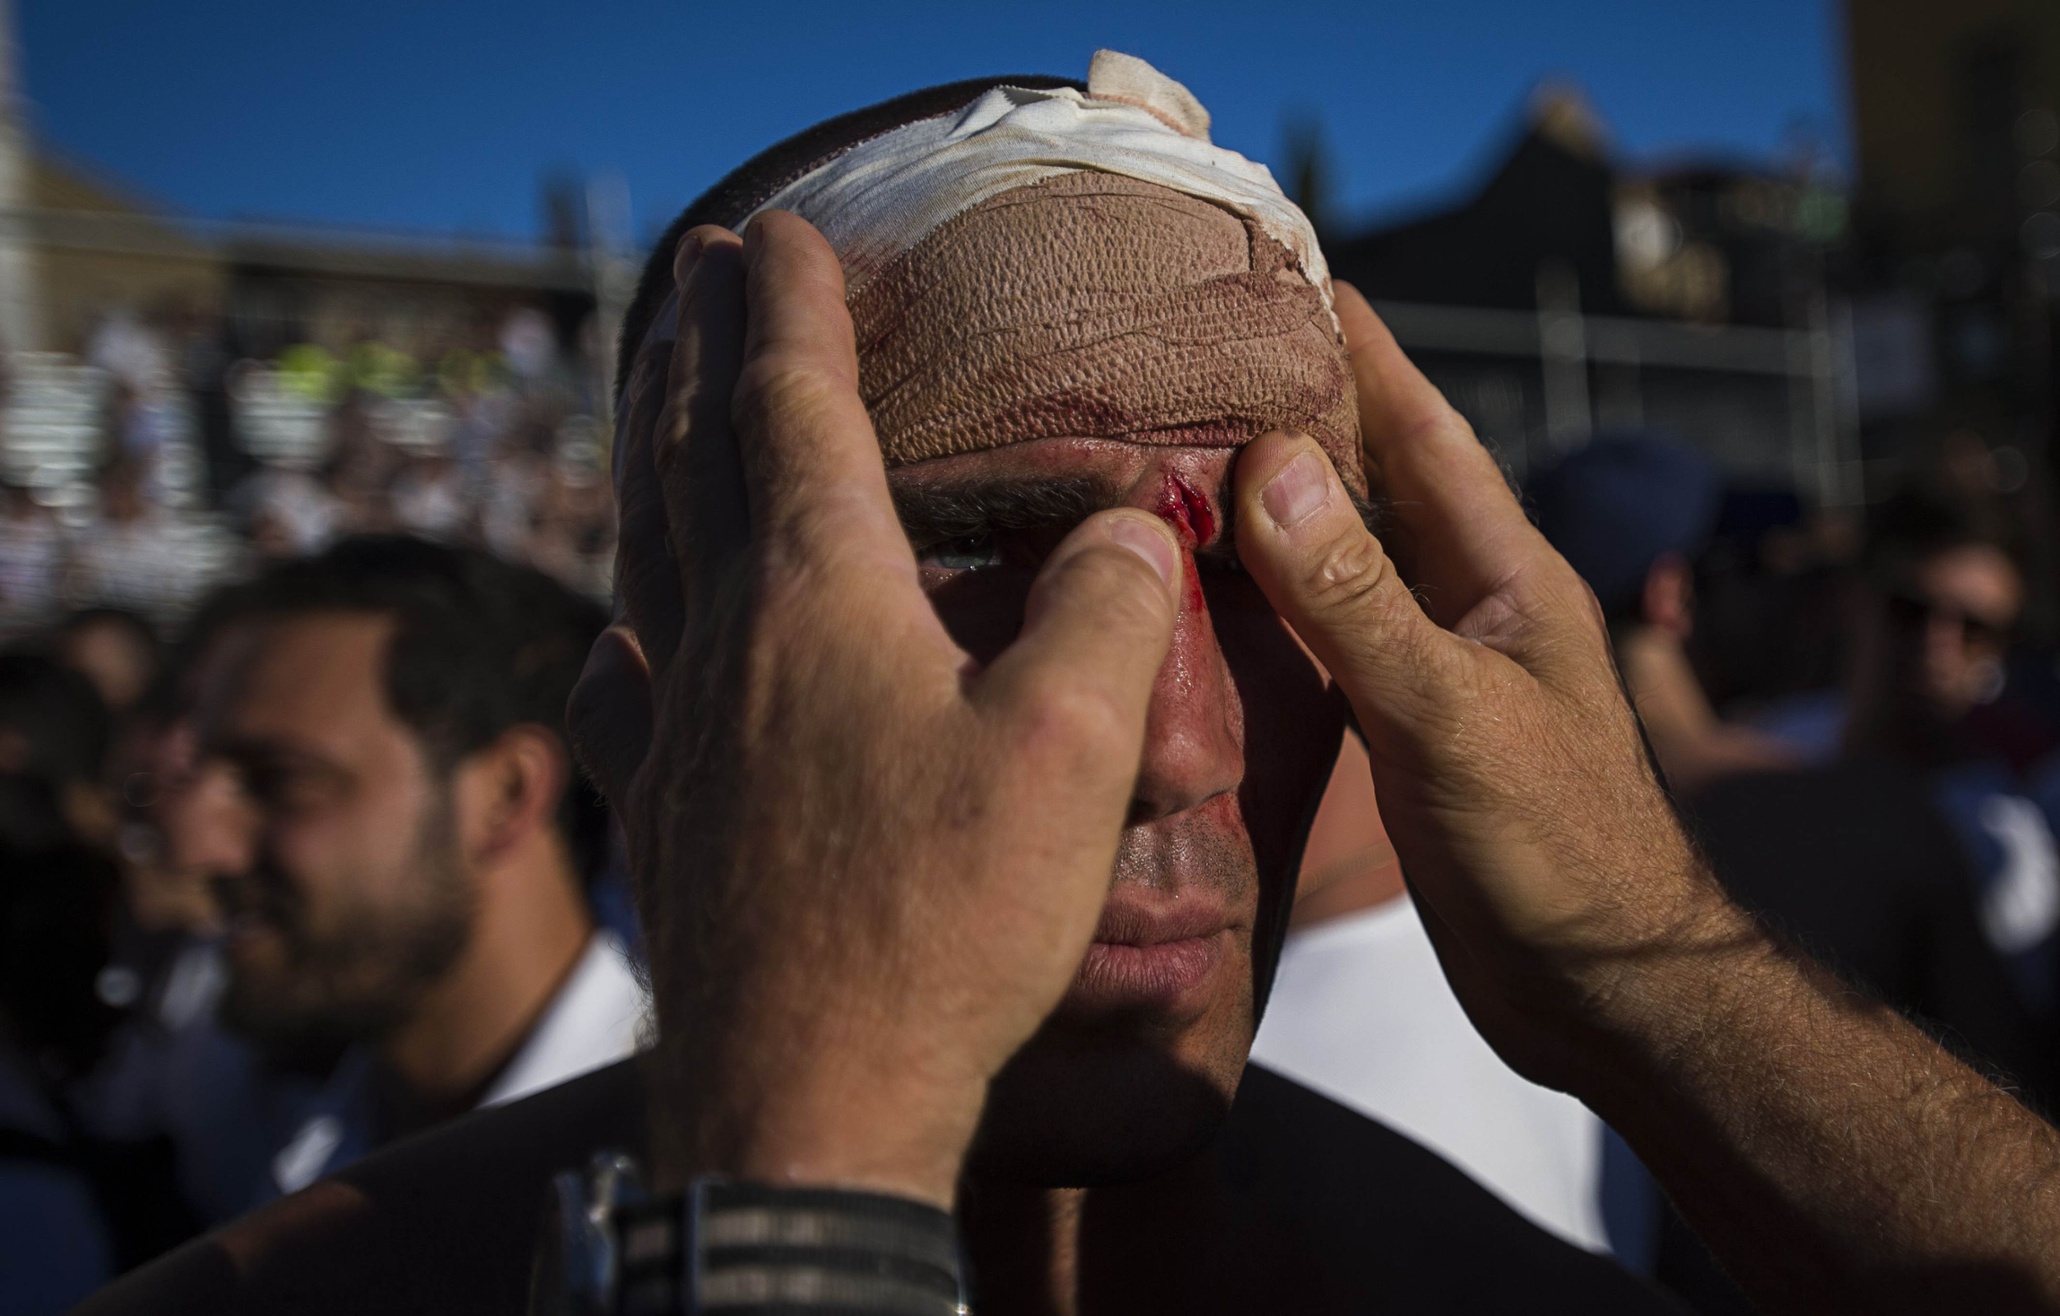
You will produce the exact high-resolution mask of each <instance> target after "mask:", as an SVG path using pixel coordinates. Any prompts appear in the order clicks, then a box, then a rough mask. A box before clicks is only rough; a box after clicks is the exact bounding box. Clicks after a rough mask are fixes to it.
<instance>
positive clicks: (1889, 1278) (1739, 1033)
mask: <svg viewBox="0 0 2060 1316" xmlns="http://www.w3.org/2000/svg"><path fill="white" fill-rule="evenodd" d="M1701 922H1702V924H1703V926H1702V927H1701V928H1700V930H1699V931H1698V933H1697V934H1696V935H1695V936H1694V937H1692V938H1689V939H1687V943H1688V944H1687V945H1686V947H1685V948H1683V949H1681V950H1678V951H1673V952H1668V953H1666V954H1661V955H1657V956H1654V957H1652V958H1651V959H1650V960H1648V961H1646V962H1643V963H1641V964H1640V965H1639V966H1638V967H1637V968H1636V969H1635V970H1632V971H1629V972H1626V973H1624V974H1623V975H1621V976H1620V977H1619V979H1618V980H1617V982H1616V985H1615V987H1614V990H1613V991H1612V992H1611V993H1610V994H1609V996H1608V999H1607V1002H1606V1007H1605V1009H1604V1011H1603V1013H1604V1015H1605V1016H1606V1018H1607V1023H1606V1025H1605V1027H1604V1028H1603V1030H1602V1033H1601V1036H1602V1038H1603V1039H1604V1040H1603V1041H1602V1042H1601V1043H1600V1044H1599V1045H1598V1046H1597V1047H1596V1048H1595V1049H1594V1051H1593V1052H1592V1054H1593V1057H1594V1058H1593V1061H1592V1062H1591V1063H1590V1064H1589V1065H1588V1066H1586V1067H1585V1068H1586V1072H1585V1074H1584V1078H1583V1084H1582V1085H1583V1086H1584V1087H1586V1088H1588V1089H1589V1090H1587V1091H1584V1092H1582V1093H1581V1094H1580V1095H1582V1096H1583V1097H1585V1098H1586V1099H1587V1100H1588V1101H1589V1103H1590V1104H1591V1105H1593V1106H1594V1107H1595V1109H1596V1110H1597V1111H1598V1112H1599V1113H1601V1114H1602V1115H1603V1117H1604V1118H1605V1119H1607V1120H1608V1121H1609V1122H1610V1123H1611V1124H1612V1125H1613V1126H1615V1127H1616V1128H1617V1129H1618V1130H1619V1131H1620V1132H1622V1133H1623V1134H1624V1135H1625V1137H1626V1138H1628V1139H1629V1140H1630V1142H1631V1143H1632V1145H1633V1146H1634V1147H1635V1148H1636V1149H1637V1151H1638V1153H1639V1155H1640V1156H1641V1157H1642V1158H1644V1160H1645V1162H1646V1164H1647V1166H1648V1167H1649V1168H1650V1169H1651V1170H1652V1171H1653V1173H1654V1174H1655V1176H1656V1177H1657V1178H1658V1179H1659V1181H1660V1183H1661V1184H1662V1185H1663V1186H1664V1187H1665V1189H1666V1190H1667V1193H1668V1195H1669V1196H1670V1197H1671V1198H1672V1199H1673V1201H1674V1203H1675V1205H1676V1206H1677V1207H1678V1208H1679V1209H1680V1210H1681V1212H1682V1214H1683V1215H1684V1216H1685V1217H1686V1218H1687V1220H1688V1222H1689V1224H1690V1225H1691V1226H1692V1227H1693V1228H1694V1229H1695V1231H1696V1233H1697V1234H1698V1235H1699V1236H1700V1237H1701V1238H1702V1239H1703V1240H1704V1241H1705V1242H1706V1243H1707V1244H1708V1245H1709V1246H1710V1248H1711V1250H1712V1251H1713V1252H1715V1253H1716V1255H1717V1257H1718V1258H1719V1259H1720V1260H1721V1261H1722V1262H1723V1264H1724V1265H1725V1266H1726V1268H1727V1269H1729V1270H1730V1272H1731V1274H1732V1276H1733V1277H1734V1278H1735V1279H1737V1280H1738V1281H1739V1283H1740V1284H1741V1285H1742V1286H1743V1287H1744V1288H1745V1289H1746V1291H1747V1292H1748V1293H1750V1294H1751V1295H1752V1296H1753V1298H1754V1299H1755V1301H1756V1302H1758V1303H1759V1304H1760V1306H1761V1307H1762V1308H1764V1309H1765V1310H1767V1311H1770V1312H1809V1313H1822V1312H1838V1311H1855V1312H1859V1311H1864V1312H1904V1311H1908V1312H1918V1311H1923V1312H1933V1311H1940V1310H1948V1309H1951V1310H1964V1311H1972V1310H1979V1311H1984V1312H2018V1311H2025V1312H2045V1311H2060V1252H2056V1250H2055V1247H2054V1243H2055V1240H2060V1134H2056V1133H2055V1131H2054V1130H2053V1129H2052V1128H2051V1127H2050V1126H2048V1125H2047V1124H2046V1123H2045V1122H2044V1121H2043V1120H2041V1119H2039V1118H2038V1117H2037V1116H2035V1115H2033V1114H2032V1113H2031V1112H2030V1111H2028V1110H2027V1109H2025V1108H2024V1107H2023V1106H2022V1105H2021V1104H2019V1103H2018V1102H2017V1101H2016V1099H2015V1098H2013V1097H2012V1096H2011V1095H2010V1094H2009V1093H2007V1092H2005V1091H2003V1090H2002V1089H2000V1088H1998V1087H1997V1086H1995V1085H1994V1084H1992V1083H1990V1082H1989V1081H1988V1080H1986V1079H1985V1078H1983V1077H1982V1076H1981V1075H1980V1074H1978V1073H1976V1072H1975V1071H1974V1070H1972V1069H1970V1068H1968V1067H1967V1066H1966V1065H1964V1064H1962V1063H1960V1062H1959V1061H1958V1060H1956V1059H1954V1058H1953V1057H1952V1056H1951V1055H1949V1054H1948V1053H1947V1052H1946V1051H1945V1050H1943V1049H1942V1048H1941V1047H1939V1046H1938V1045H1937V1044H1936V1043H1934V1042H1933V1041H1932V1040H1931V1039H1929V1038H1928V1037H1926V1036H1924V1034H1923V1033H1921V1032H1920V1031H1919V1030H1917V1029H1916V1028H1914V1027H1913V1026H1911V1025H1910V1024H1909V1023H1908V1022H1907V1021H1905V1020H1904V1019H1902V1018H1901V1017H1900V1016H1898V1015H1897V1014H1896V1013H1895V1011H1893V1010H1891V1009H1890V1008H1888V1007H1887V1006H1884V1005H1882V1004H1880V1003H1879V1002H1876V1001H1872V1000H1869V999H1867V998H1866V997H1864V996H1862V995H1860V994H1859V993H1857V992H1855V991H1853V990H1852V989H1850V988H1849V987H1847V986H1845V985H1844V984H1843V983H1841V982H1839V981H1838V980H1837V979H1836V978H1835V977H1833V976H1832V975H1831V974H1829V973H1827V972H1826V971H1824V970H1823V969H1822V968H1820V967H1818V966H1817V965H1815V964H1814V963H1812V962H1811V961H1809V960H1808V959H1807V957H1804V956H1802V955H1800V954H1798V953H1795V952H1793V951H1791V950H1789V949H1788V948H1786V947H1785V946H1783V945H1781V944H1779V943H1778V942H1777V941H1775V940H1774V939H1773V938H1771V937H1769V936H1768V935H1766V934H1765V933H1764V932H1763V931H1762V930H1761V929H1760V928H1759V927H1758V926H1756V925H1755V924H1754V923H1753V922H1752V920H1750V919H1749V918H1748V917H1746V916H1745V915H1743V914H1741V913H1738V912H1737V911H1735V910H1712V911H1711V912H1710V914H1709V916H1708V917H1707V918H1706V919H1704V920H1701Z"/></svg>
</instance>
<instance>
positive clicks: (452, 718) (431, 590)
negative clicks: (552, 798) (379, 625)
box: [205, 535, 608, 880]
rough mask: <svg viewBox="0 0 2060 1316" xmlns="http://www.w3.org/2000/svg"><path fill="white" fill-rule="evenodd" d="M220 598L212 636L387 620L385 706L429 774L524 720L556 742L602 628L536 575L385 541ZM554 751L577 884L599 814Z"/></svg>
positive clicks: (588, 867)
mask: <svg viewBox="0 0 2060 1316" xmlns="http://www.w3.org/2000/svg"><path fill="white" fill-rule="evenodd" d="M228 597H229V599H230V602H229V604H228V605H227V606H226V607H224V608H219V609H209V610H207V611H206V613H205V615H206V616H207V618H208V624H209V629H210V631H211V633H213V634H217V635H218V634H220V633H221V630H222V629H223V628H224V627H225V626H227V625H230V624H233V623H234V622H235V621H238V620H241V619H244V618H253V617H274V616H281V615H293V614H298V613H307V612H329V611H344V612H372V613H382V614H385V615H388V616H391V617H393V618H394V620H395V623H396V626H395V630H394V635H393V640H392V643H391V645H390V647H389V648H388V650H387V655H386V702H387V704H388V706H389V707H391V708H392V709H393V712H394V716H395V717H397V718H399V719H400V720H401V721H402V722H404V723H406V724H407V726H408V727H409V728H410V729H412V730H413V731H414V732H415V734H416V735H417V736H419V737H420V738H421V741H422V746H423V749H424V751H425V752H426V754H427V755H428V757H429V760H430V762H431V763H432V764H433V765H434V766H435V767H436V768H437V769H438V770H439V771H442V772H449V771H450V770H451V769H452V768H453V767H455V766H456V765H457V764H458V762H459V761H460V760H461V759H463V758H464V757H465V756H466V755H468V754H471V753H474V752H475V751H477V750H480V749H484V748H485V747H486V746H487V745H490V744H492V743H493V742H494V740H496V739H497V738H499V737H500V736H501V735H502V734H503V733H504V732H506V731H507V730H508V729H509V728H511V727H514V726H518V725H522V724H525V723H532V724H535V725H539V726H543V727H546V728H548V729H549V730H550V731H551V733H552V734H553V735H555V736H556V737H558V740H559V743H560V744H561V746H564V745H565V744H566V742H565V703H566V700H568V699H569V698H571V695H572V687H573V684H574V683H575V682H576V681H578V679H579V673H580V669H581V668H582V667H584V666H585V664H586V656H587V650H588V648H589V647H590V646H592V644H593V642H594V637H595V636H597V635H599V634H600V632H601V630H602V628H603V627H605V626H606V625H607V624H608V615H607V612H606V611H605V610H604V609H603V608H602V607H601V606H600V605H599V604H597V603H595V602H593V601H592V600H590V599H587V598H584V597H582V596H581V595H578V594H575V593H573V592H572V591H571V590H569V589H567V588H566V587H565V586H563V585H561V584H559V583H558V582H557V581H555V580H553V579H552V578H551V577H549V576H547V575H545V574H544V573H543V572H541V571H537V570H534V569H532V568H529V567H522V566H516V565H514V564H512V563H508V562H503V561H501V560H500V559H499V558H496V557H494V556H493V555H492V554H490V553H486V552H483V551H481V550H479V549H475V548H463V547H457V546H453V545H449V544H437V543H431V542H429V541H427V540H422V539H410V538H407V537H405V536H399V535H364V536H358V537H354V538H350V539H346V540H343V541H342V542H341V543H338V544H336V545H335V546H334V547H332V548H329V549H328V550H326V551H324V552H322V553H321V554H318V555H317V556H315V557H311V558H303V559H300V560H298V561H293V562H286V563H282V564H281V565H278V566H275V567H272V568H271V569H270V570H268V571H266V572H265V573H264V574H262V575H260V576H258V577H257V578H256V579H255V580H253V581H251V582H250V583H249V584H247V585H244V586H240V587H237V588H236V589H235V590H234V591H233V592H232V594H231V595H229V596H228ZM566 751H567V752H566V756H565V757H566V762H567V764H568V767H569V770H570V772H571V780H570V782H569V784H568V786H567V788H566V791H565V796H564V798H563V799H562V800H561V801H560V802H559V806H558V823H559V826H560V828H561V829H562V831H563V833H564V836H565V842H566V847H567V849H569V850H570V851H571V853H572V857H573V861H574V862H575V863H576V864H577V865H578V868H579V871H580V874H581V876H582V878H584V879H588V880H591V879H592V877H593V876H594V875H595V873H596V872H597V871H598V870H599V868H600V867H601V865H602V863H603V862H604V861H605V860H606V858H607V851H608V809H607V805H606V804H605V803H604V802H603V801H602V800H601V797H600V795H599V794H598V793H597V792H596V791H595V790H594V788H593V786H592V784H591V783H590V782H588V781H587V780H586V778H585V777H584V776H583V775H582V774H581V772H580V770H579V766H578V763H577V761H576V760H575V759H574V758H573V756H572V754H571V752H570V747H569V746H566Z"/></svg>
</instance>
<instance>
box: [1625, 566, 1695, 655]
mask: <svg viewBox="0 0 2060 1316" xmlns="http://www.w3.org/2000/svg"><path fill="white" fill-rule="evenodd" d="M1638 602H1639V605H1640V611H1641V612H1643V614H1644V616H1645V624H1646V625H1648V626H1650V627H1652V628H1653V629H1654V630H1657V631H1660V632H1662V633H1664V634H1666V635H1670V636H1672V637H1673V638H1674V639H1675V640H1686V639H1687V638H1688V636H1689V634H1690V633H1691V632H1693V631H1694V629H1695V569H1694V568H1693V567H1691V566H1689V565H1688V559H1687V558H1684V557H1682V556H1681V555H1680V554H1679V553H1662V554H1661V555H1660V556H1659V558H1658V560H1656V561H1655V562H1654V563H1653V564H1652V566H1651V567H1650V568H1648V569H1647V571H1646V573H1645V590H1644V592H1643V593H1642V594H1641V595H1640V596H1639V600H1638Z"/></svg>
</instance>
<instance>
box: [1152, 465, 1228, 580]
mask: <svg viewBox="0 0 2060 1316" xmlns="http://www.w3.org/2000/svg"><path fill="white" fill-rule="evenodd" d="M1152 510H1153V511H1155V512H1157V513H1158V514H1159V517H1160V519H1162V520H1164V521H1165V522H1166V524H1167V525H1170V526H1172V527H1173V529H1174V530H1175V531H1177V532H1178V533H1179V535H1180V546H1181V548H1182V549H1183V550H1185V553H1184V556H1186V558H1187V606H1188V607H1190V608H1199V607H1201V606H1202V578H1201V575H1200V573H1199V572H1197V571H1196V570H1195V563H1194V549H1195V548H1196V547H1197V546H1198V545H1201V544H1206V543H1208V542H1209V540H1211V539H1212V538H1214V537H1215V534H1216V514H1215V513H1214V512H1212V511H1210V510H1209V500H1208V499H1207V498H1205V497H1204V496H1202V494H1201V493H1200V492H1198V491H1197V490H1196V489H1195V488H1194V487H1193V486H1192V485H1190V484H1189V483H1188V482H1187V481H1185V480H1183V479H1181V478H1180V477H1179V476H1178V475H1168V476H1167V477H1166V488H1165V490H1164V491H1163V492H1161V493H1160V495H1159V505H1158V506H1157V507H1155V508H1153V509H1152Z"/></svg>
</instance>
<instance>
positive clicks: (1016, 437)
mask: <svg viewBox="0 0 2060 1316" xmlns="http://www.w3.org/2000/svg"><path fill="white" fill-rule="evenodd" d="M770 209H781V210H791V211H793V212H795V213H797V214H799V215H800V216H802V217H803V218H804V219H807V220H809V221H810V222H811V223H813V224H814V225H815V226H816V227H817V228H818V229H820V230H821V231H822V233H823V234H824V236H825V237H827V238H828V239H829V241H830V243H831V245H832V246H833V247H834V248H835V249H836V250H837V253H838V256H839V258H840V259H841V260H842V261H843V263H844V267H845V277H846V286H847V297H848V301H849V305H850V308H851V313H852V318H853V321H854V323H855V326H856V330H857V337H858V352H859V378H860V393H861V395H862V396H863V398H864V400H865V404H866V407H867V410H868V411H869V412H870V413H871V415H872V418H873V424H874V428H875V429H876V430H877V431H878V433H879V438H880V446H881V449H882V451H883V453H884V454H885V456H886V458H887V461H888V463H889V465H899V464H902V463H906V462H912V461H922V460H925V459H928V458H934V457H942V456H948V455H952V454H955V453H964V452H977V451H981V450H984V449H987V448H993V447H999V446H1002V445H1005V444H1010V443H1019V442H1024V441H1026V440H1031V439H1041V438H1062V437H1082V438H1103V439H1118V440H1123V441H1127V442H1134V443H1155V444H1180V445H1191V446H1201V447H1234V446H1237V445H1240V444H1243V443H1245V442H1248V441H1249V440H1251V439H1253V438H1255V437H1257V436H1258V435H1260V434H1262V433H1265V432H1266V431H1268V430H1273V429H1283V430H1296V431H1300V432H1302V433H1306V434H1309V435H1310V436H1311V437H1313V438H1315V439H1316V440H1317V441H1318V442H1320V443H1321V444H1323V446H1324V447H1325V448H1326V449H1327V450H1328V451H1329V452H1330V454H1331V457H1332V460H1333V461H1334V462H1335V463H1336V465H1337V467H1338V470H1339V473H1340V474H1341V475H1342V476H1343V477H1344V478H1345V479H1346V481H1347V482H1348V483H1350V484H1351V485H1353V486H1354V487H1355V488H1358V489H1361V490H1363V488H1364V481H1363V476H1362V474H1361V470H1360V460H1359V442H1358V423H1357V412H1356V407H1355V404H1354V398H1353V391H1352V384H1351V372H1350V369H1349V366H1348V363H1347V361H1346V357H1345V352H1344V345H1343V342H1342V339H1341V336H1340V334H1339V332H1338V327H1337V319H1336V316H1335V315H1334V314H1333V312H1332V309H1331V286H1330V274H1329V270H1328V268H1327V267H1326V266H1325V264H1324V262H1323V256H1322V252H1321V251H1320V250H1319V248H1318V246H1317V243H1316V234H1315V232H1314V230H1313V229H1311V227H1310V225H1309V222H1308V220H1307V218H1306V217H1304V216H1303V214H1302V212H1301V211H1300V210H1299V209H1297V208H1296V207H1295V205H1294V204H1293V203H1292V202H1290V201H1289V200H1288V199H1287V197H1286V196H1285V195H1283V194H1282V193H1281V191H1280V188H1279V187H1278V185H1276V184H1275V183H1274V181H1273V177H1272V175H1271V174H1270V173H1268V172H1267V170H1266V168H1265V166H1263V165H1260V164H1257V163H1255V162H1253V161H1250V160H1247V159H1245V158H1244V157H1243V156H1240V155H1238V154H1237V153H1235V152H1233V151H1226V150H1223V149H1222V148H1220V147H1217V146H1214V145H1211V144H1210V142H1209V140H1208V115H1207V113H1206V112H1205V111H1204V110H1202V108H1201V106H1200V105H1199V104H1197V103H1196V102H1195V100H1194V97H1193V96H1192V95H1190V94H1189V93H1188V92H1187V90H1186V88H1184V87H1182V86H1181V85H1180V84H1179V83H1177V82H1174V81H1173V80H1171V79H1169V78H1166V77H1164V76H1163V75H1161V74H1160V73H1158V72H1157V71H1156V70H1154V69H1152V68H1151V66H1150V65H1148V64H1145V63H1144V62H1143V61H1142V60H1137V59H1133V58H1131V57H1129V56H1126V55H1118V54H1115V53H1114V52H1110V51H1102V52H1099V53H1098V54H1097V55H1096V56H1095V60H1094V64H1093V67H1092V69H1091V70H1090V73H1089V77H1088V87H1087V90H1086V91H1085V92H1084V93H1083V92H1081V91H1079V90H1077V89H1075V88H1071V87H1060V88H1054V89H1048V90H1024V89H1019V88H1013V87H996V88H994V89H992V90H990V91H988V92H987V93H985V94H984V95H982V96H980V97H978V98H977V99H976V100H974V101H972V102H971V103H970V104H968V105H965V106H963V107H962V108H960V109H958V110H956V111H955V112H954V113H950V114H945V115H938V116H934V117H930V118H924V119H919V120H916V121H915V122H912V123H907V124H903V125H900V126H898V127H894V128H891V129H889V130H887V131H884V132H881V133H879V134H877V135H875V136H872V137H870V138H867V139H865V140H862V141H859V142H857V143H855V144H853V145H851V146H849V147H847V148H845V149H843V150H841V151H839V152H838V153H837V154H835V155H833V156H831V157H830V158H829V159H828V160H826V161H822V162H819V163H817V164H815V165H814V166H813V167H811V168H809V169H808V170H807V171H806V172H804V173H802V174H801V175H800V176H799V177H796V178H794V179H792V180H790V181H787V182H785V183H783V184H781V185H780V186H778V187H777V188H776V189H773V190H772V191H771V192H770V194H769V195H768V196H767V197H766V200H765V201H764V202H763V204H762V205H759V206H758V207H756V208H755V209H754V210H753V212H752V213H754V214H755V213H757V211H759V210H770ZM746 222H748V216H747V219H746ZM743 226H744V225H743V223H739V224H738V225H737V227H738V228H739V229H740V230H741V229H742V227H743Z"/></svg>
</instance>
